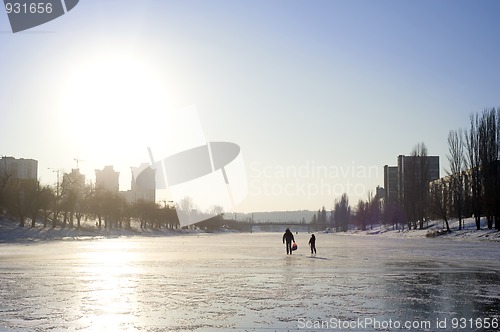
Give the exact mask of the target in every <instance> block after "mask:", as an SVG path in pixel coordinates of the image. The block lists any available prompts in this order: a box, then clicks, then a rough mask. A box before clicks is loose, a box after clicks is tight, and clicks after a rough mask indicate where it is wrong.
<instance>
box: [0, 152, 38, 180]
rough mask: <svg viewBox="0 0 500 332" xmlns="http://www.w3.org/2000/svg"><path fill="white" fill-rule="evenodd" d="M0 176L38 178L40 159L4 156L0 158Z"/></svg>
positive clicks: (20, 178) (26, 178)
mask: <svg viewBox="0 0 500 332" xmlns="http://www.w3.org/2000/svg"><path fill="white" fill-rule="evenodd" d="M0 176H10V177H11V178H12V179H17V180H36V179H38V161H37V160H34V159H23V158H21V159H16V158H14V157H2V159H0Z"/></svg>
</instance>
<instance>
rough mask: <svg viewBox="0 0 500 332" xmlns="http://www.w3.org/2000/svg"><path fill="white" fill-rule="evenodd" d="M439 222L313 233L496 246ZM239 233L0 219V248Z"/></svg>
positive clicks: (497, 236)
mask: <svg viewBox="0 0 500 332" xmlns="http://www.w3.org/2000/svg"><path fill="white" fill-rule="evenodd" d="M438 225H442V222H440V221H439V222H434V224H432V225H430V226H429V227H428V228H426V229H422V230H408V229H407V228H405V229H404V230H401V229H396V230H394V229H392V227H386V226H383V225H378V226H376V227H373V228H372V229H367V230H359V229H352V230H348V231H347V232H331V231H316V233H327V234H332V235H335V236H356V237H358V236H379V237H385V238H414V239H417V238H430V239H448V240H456V241H475V242H477V241H480V242H485V241H486V242H500V231H497V230H496V229H491V230H490V229H487V227H486V221H485V220H483V219H482V220H481V230H476V226H475V223H474V220H473V218H468V219H465V222H464V229H462V230H458V222H457V221H450V228H451V232H449V233H448V232H446V231H445V230H443V228H442V227H440V226H438ZM235 232H236V233H242V232H241V231H238V230H216V231H207V230H201V229H151V228H135V227H132V228H128V229H126V228H113V229H105V228H101V229H99V228H98V227H96V226H94V225H91V226H89V225H88V224H86V225H84V226H83V227H80V228H76V227H69V226H66V227H60V226H58V227H56V228H52V227H51V226H47V227H43V226H40V225H37V226H35V227H31V226H25V227H20V226H19V224H18V222H17V221H15V220H12V219H7V218H5V217H4V218H0V244H2V243H19V242H43V241H61V240H62V241H84V240H96V239H104V238H119V237H145V238H147V237H169V236H181V235H199V234H214V233H216V234H224V233H235Z"/></svg>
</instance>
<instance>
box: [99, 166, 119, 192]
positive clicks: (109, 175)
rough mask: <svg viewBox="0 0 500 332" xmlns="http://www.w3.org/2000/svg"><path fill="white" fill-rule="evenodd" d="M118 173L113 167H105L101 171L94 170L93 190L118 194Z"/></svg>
mask: <svg viewBox="0 0 500 332" xmlns="http://www.w3.org/2000/svg"><path fill="white" fill-rule="evenodd" d="M119 177H120V172H116V171H115V170H114V169H113V166H105V167H104V168H103V169H102V170H99V169H96V170H95V188H96V189H97V190H107V191H112V192H118V190H119Z"/></svg>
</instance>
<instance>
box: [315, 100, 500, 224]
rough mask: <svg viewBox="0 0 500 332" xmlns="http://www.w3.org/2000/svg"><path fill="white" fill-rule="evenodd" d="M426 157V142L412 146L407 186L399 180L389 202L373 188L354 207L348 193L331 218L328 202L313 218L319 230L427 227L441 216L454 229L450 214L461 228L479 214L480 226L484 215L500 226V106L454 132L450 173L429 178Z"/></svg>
mask: <svg viewBox="0 0 500 332" xmlns="http://www.w3.org/2000/svg"><path fill="white" fill-rule="evenodd" d="M427 157H428V152H427V147H426V146H425V144H424V143H419V144H417V145H416V146H415V147H414V148H413V149H412V151H411V153H410V155H409V156H408V157H407V159H406V160H405V161H406V163H405V171H404V172H400V175H401V178H400V179H399V181H400V182H401V181H402V182H403V183H404V185H403V186H402V185H401V184H400V185H398V190H399V191H398V197H397V199H394V200H391V201H387V202H386V201H385V200H384V199H383V197H380V196H379V195H378V193H377V195H373V194H372V193H371V192H369V194H368V198H367V199H366V200H363V199H360V200H359V201H358V203H357V204H356V205H355V206H354V207H351V205H350V203H349V198H348V196H347V194H345V193H344V194H343V195H342V196H341V197H340V198H338V199H336V200H335V201H334V204H333V208H332V210H331V211H330V214H329V217H327V213H326V210H325V208H324V207H323V208H322V209H321V210H318V213H317V215H314V216H313V218H312V220H311V223H312V224H313V225H315V226H316V228H317V229H325V228H331V229H335V230H336V231H346V230H347V229H348V225H349V224H351V225H354V226H356V227H358V228H359V229H362V230H365V229H366V228H367V227H368V226H369V225H373V224H385V225H388V226H392V227H393V228H396V229H397V228H400V227H401V228H403V229H404V228H405V227H408V228H409V229H417V228H418V229H424V228H425V227H426V226H427V225H428V222H429V221H430V220H442V221H443V222H444V224H445V228H446V230H447V231H450V226H449V220H450V219H457V220H458V221H459V222H458V229H459V230H460V229H462V228H463V225H464V224H463V220H464V218H470V217H474V219H475V224H476V228H477V229H478V230H479V229H481V217H485V218H486V220H487V227H488V229H493V228H496V229H497V230H500V108H496V109H495V108H491V109H485V110H484V111H483V112H482V113H474V114H471V115H470V123H469V128H468V129H463V128H460V129H457V130H451V131H450V132H449V134H448V154H447V156H446V158H447V160H448V162H449V167H448V169H447V170H446V173H447V176H445V177H442V178H440V179H437V180H433V181H430V165H429V158H427ZM386 190H387V188H386Z"/></svg>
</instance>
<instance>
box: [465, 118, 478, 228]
mask: <svg viewBox="0 0 500 332" xmlns="http://www.w3.org/2000/svg"><path fill="white" fill-rule="evenodd" d="M465 142H466V150H467V166H468V168H469V169H470V179H469V182H470V187H471V194H472V197H471V201H472V213H473V214H474V219H475V221H476V228H477V229H478V230H479V229H481V212H482V211H481V210H482V209H481V208H482V207H481V197H482V183H481V176H480V167H481V158H480V155H479V145H480V139H479V115H478V114H471V115H470V129H469V130H468V131H467V134H466V140H465Z"/></svg>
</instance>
